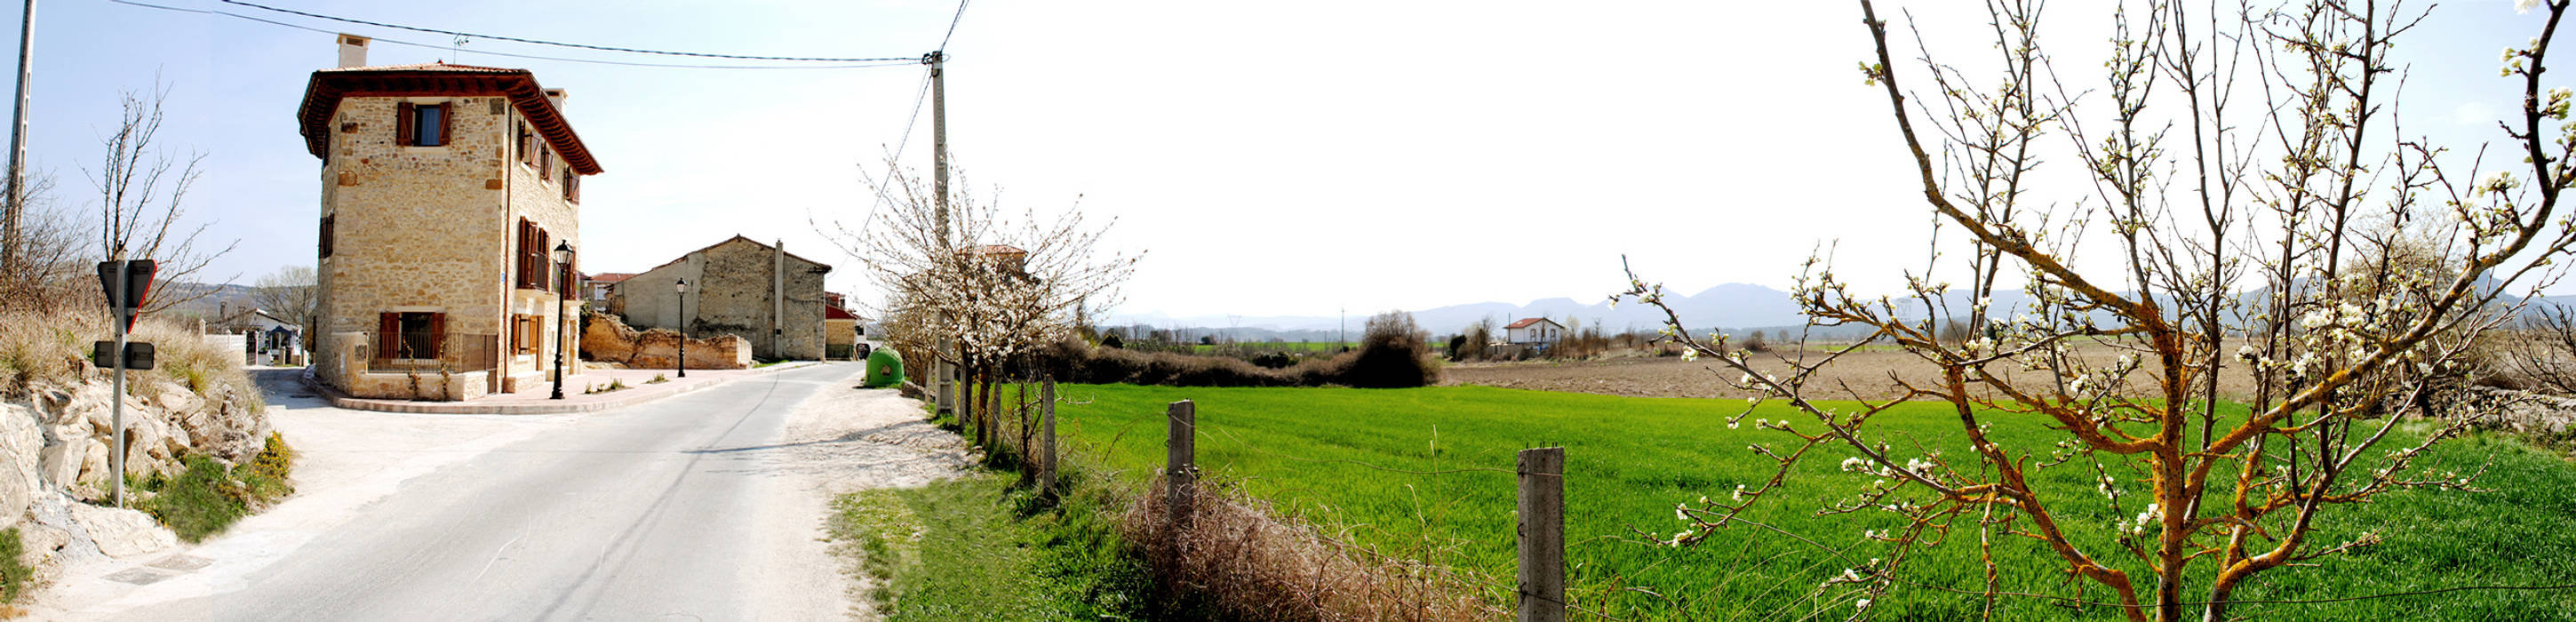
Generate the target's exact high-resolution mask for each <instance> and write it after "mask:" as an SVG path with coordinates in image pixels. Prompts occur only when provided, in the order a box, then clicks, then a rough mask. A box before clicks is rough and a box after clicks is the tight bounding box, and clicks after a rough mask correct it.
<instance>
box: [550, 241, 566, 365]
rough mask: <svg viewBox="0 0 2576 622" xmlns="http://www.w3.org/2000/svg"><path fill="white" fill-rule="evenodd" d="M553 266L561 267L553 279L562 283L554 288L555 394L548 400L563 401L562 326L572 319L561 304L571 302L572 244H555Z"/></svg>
mask: <svg viewBox="0 0 2576 622" xmlns="http://www.w3.org/2000/svg"><path fill="white" fill-rule="evenodd" d="M555 264H556V265H558V266H561V267H560V268H557V269H556V270H555V278H556V279H557V280H558V281H562V282H560V283H557V284H556V287H555V293H556V295H557V296H558V297H559V301H558V302H557V303H556V304H555V316H556V318H555V319H556V322H555V324H556V326H555V394H554V397H551V398H548V399H558V400H559V399H563V398H564V397H563V383H564V378H563V368H564V334H563V330H564V328H563V325H565V324H567V323H568V322H566V320H570V319H572V318H570V317H566V316H567V315H569V314H566V313H564V311H563V306H564V305H563V303H565V302H571V301H572V283H571V281H572V242H564V243H561V244H556V245H555Z"/></svg>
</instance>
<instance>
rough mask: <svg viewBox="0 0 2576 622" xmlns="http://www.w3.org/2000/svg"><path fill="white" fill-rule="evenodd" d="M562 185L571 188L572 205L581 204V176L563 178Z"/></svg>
mask: <svg viewBox="0 0 2576 622" xmlns="http://www.w3.org/2000/svg"><path fill="white" fill-rule="evenodd" d="M564 185H566V186H569V187H571V188H572V202H574V203H580V202H581V176H580V175H573V176H571V177H567V178H564Z"/></svg>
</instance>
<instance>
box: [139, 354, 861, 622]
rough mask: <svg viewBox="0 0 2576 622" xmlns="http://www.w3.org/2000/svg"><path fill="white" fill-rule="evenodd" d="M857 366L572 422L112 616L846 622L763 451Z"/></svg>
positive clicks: (841, 599)
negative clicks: (210, 585) (224, 580)
mask: <svg viewBox="0 0 2576 622" xmlns="http://www.w3.org/2000/svg"><path fill="white" fill-rule="evenodd" d="M854 371H855V369H854V368H852V367H850V366H847V365H824V366H819V367H813V368H807V369H797V370H790V371H786V372H780V373H775V374H769V375H765V376H759V377H753V378H746V379H743V380H738V381H734V382H731V383H728V384H725V385H721V386H717V387H712V388H708V389H704V390H700V391H697V392H693V393H687V394H683V395H679V396H676V397H672V398H670V399H666V400H662V401H659V402H654V403H650V404H644V405H639V406H635V407H630V408H627V409H623V410H619V411H613V412H604V413H597V414H593V415H589V416H584V417H582V418H580V419H579V420H577V421H572V422H569V423H568V424H566V425H564V426H561V427H559V428H554V429H551V430H549V431H548V432H546V433H545V434H543V435H539V436H537V437H535V438H531V439H527V440H524V441H520V442H516V443H513V444H509V445H505V446H502V447H499V448H497V449H495V450H493V451H491V452H489V453H484V454H482V455H479V456H475V457H472V458H468V459H464V460H461V461H459V462H456V463H454V464H451V465H449V466H446V467H444V468H441V469H439V470H437V471H435V472H432V473H428V474H425V475H422V476H419V477H416V478H412V479H411V480H409V481H405V482H403V483H402V485H401V487H400V488H399V489H397V490H395V491H394V492H393V493H392V494H390V495H387V496H386V497H384V498H383V499H380V500H378V501H376V502H374V503H372V504H369V505H367V506H365V507H363V508H360V509H359V510H358V512H357V514H356V515H354V516H352V517H351V518H350V519H349V520H347V521H345V522H343V523H341V524H340V525H339V526H337V527H335V528H332V529H330V530H328V531H327V532H324V533H322V534H320V535H319V536H317V537H314V538H313V539H312V540H311V541H309V542H307V543H305V544H304V545H302V546H301V547H298V548H297V549H296V550H295V551H294V552H293V553H291V554H289V555H287V556H285V557H283V558H281V559H279V560H278V561H277V562H276V563H273V564H269V565H267V566H265V567H263V568H261V569H259V570H256V571H253V572H250V573H247V574H246V575H244V576H242V577H240V580H239V581H238V583H237V585H238V587H239V589H235V590H229V591H219V592H216V593H213V594H211V595H207V596H203V597H199V598H190V599H185V600H173V601H168V602H161V603H155V604H152V605H149V606H145V607H142V608H138V609H133V610H128V611H124V612H120V613H119V614H117V615H116V616H115V618H114V619H121V620H808V619H824V618H839V617H842V615H843V614H845V613H846V611H847V607H848V600H847V596H846V594H843V593H840V592H841V590H838V589H833V587H834V586H837V585H840V584H839V583H837V581H836V580H835V579H834V577H835V576H836V573H838V572H839V569H838V568H837V567H836V566H834V565H832V564H831V563H828V561H826V560H818V559H816V558H815V556H813V555H795V554H788V553H784V552H782V551H781V549H792V548H795V547H799V546H802V547H805V548H807V549H814V548H819V545H817V544H815V543H814V538H816V537H817V536H818V535H819V532H818V531H816V530H815V529H816V524H815V522H814V521H813V520H812V518H813V517H812V515H811V513H810V512H807V513H803V514H800V513H798V512H797V511H795V510H794V509H792V508H790V507H788V506H793V505H794V504H795V503H796V502H798V501H799V500H798V499H795V498H793V496H792V495H793V494H795V493H793V492H792V491H793V490H794V489H795V488H796V487H795V486H793V485H790V484H789V483H787V481H786V480H787V479H788V478H787V477H786V476H784V475H782V474H781V472H780V469H778V468H777V464H776V463H777V462H778V456H776V455H775V454H777V453H778V452H777V450H779V449H781V447H782V446H781V445H780V444H779V443H778V442H777V439H779V438H780V433H781V429H782V427H783V425H784V422H785V421H786V420H787V418H788V416H789V414H790V413H791V412H793V411H794V410H795V408H796V406H797V404H798V403H799V402H802V401H803V400H805V399H806V398H807V397H808V396H811V395H813V394H815V393H816V391H817V390H818V389H820V388H822V387H824V386H827V385H828V384H830V383H833V382H837V381H841V380H843V379H845V378H848V377H849V376H850V375H851V374H852V373H853V372H854ZM802 501H804V502H812V501H814V500H813V499H803V500H802ZM218 589H221V588H218ZM818 592H819V593H818Z"/></svg>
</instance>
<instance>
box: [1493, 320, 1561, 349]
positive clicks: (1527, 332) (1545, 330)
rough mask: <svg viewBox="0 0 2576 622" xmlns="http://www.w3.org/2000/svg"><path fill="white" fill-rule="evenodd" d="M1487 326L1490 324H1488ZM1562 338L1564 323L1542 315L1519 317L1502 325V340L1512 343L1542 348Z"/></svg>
mask: <svg viewBox="0 0 2576 622" xmlns="http://www.w3.org/2000/svg"><path fill="white" fill-rule="evenodd" d="M1488 326H1491V325H1490V324H1488ZM1563 338H1565V325H1563V324H1558V323H1556V320H1551V319H1547V318H1543V317H1531V318H1521V319H1520V321H1517V322H1512V324H1511V325H1510V326H1505V327H1503V342H1504V343H1509V344H1513V345H1525V346H1535V347H1538V348H1539V349H1542V350H1544V349H1546V348H1547V346H1548V345H1549V344H1553V343H1556V341H1557V340H1558V339H1563Z"/></svg>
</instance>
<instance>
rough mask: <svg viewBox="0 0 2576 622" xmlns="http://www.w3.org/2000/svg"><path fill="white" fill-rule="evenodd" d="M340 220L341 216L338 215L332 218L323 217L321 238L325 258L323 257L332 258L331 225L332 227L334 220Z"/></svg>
mask: <svg viewBox="0 0 2576 622" xmlns="http://www.w3.org/2000/svg"><path fill="white" fill-rule="evenodd" d="M338 218H339V216H337V215H332V216H323V217H322V237H321V242H322V256H323V257H325V258H328V257H330V256H331V229H332V226H331V225H332V221H333V220H335V219H338Z"/></svg>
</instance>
